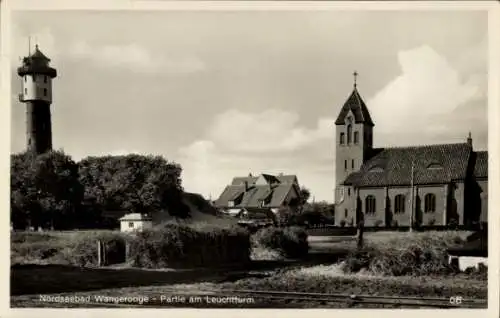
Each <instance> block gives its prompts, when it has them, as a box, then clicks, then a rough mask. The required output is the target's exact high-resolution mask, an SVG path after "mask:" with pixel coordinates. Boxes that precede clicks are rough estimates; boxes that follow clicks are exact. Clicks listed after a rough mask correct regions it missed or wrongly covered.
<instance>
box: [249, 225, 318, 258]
mask: <svg viewBox="0 0 500 318" xmlns="http://www.w3.org/2000/svg"><path fill="white" fill-rule="evenodd" d="M307 237H308V235H307V232H306V231H305V230H304V229H302V228H300V227H285V228H276V227H268V228H264V229H261V230H259V231H258V232H257V233H255V234H254V235H253V236H252V241H253V244H254V246H255V247H262V248H265V249H270V250H275V251H277V252H279V253H280V254H281V255H282V256H285V257H292V258H295V257H303V256H305V255H307V253H308V252H309V243H308V241H307Z"/></svg>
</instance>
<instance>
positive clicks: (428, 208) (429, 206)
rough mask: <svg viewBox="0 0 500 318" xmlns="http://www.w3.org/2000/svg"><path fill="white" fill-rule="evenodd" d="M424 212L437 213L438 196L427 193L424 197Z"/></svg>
mask: <svg viewBox="0 0 500 318" xmlns="http://www.w3.org/2000/svg"><path fill="white" fill-rule="evenodd" d="M424 208H425V209H424V211H425V212H426V213H432V212H436V195H435V194H433V193H427V194H426V195H425V197H424Z"/></svg>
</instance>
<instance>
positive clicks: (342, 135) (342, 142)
mask: <svg viewBox="0 0 500 318" xmlns="http://www.w3.org/2000/svg"><path fill="white" fill-rule="evenodd" d="M344 143H345V134H344V133H340V144H341V145H343V144H344Z"/></svg>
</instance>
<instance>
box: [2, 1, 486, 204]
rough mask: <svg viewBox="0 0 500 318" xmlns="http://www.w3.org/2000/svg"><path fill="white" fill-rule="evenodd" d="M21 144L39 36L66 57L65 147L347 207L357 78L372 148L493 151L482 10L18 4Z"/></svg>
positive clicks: (56, 59) (195, 187)
mask: <svg viewBox="0 0 500 318" xmlns="http://www.w3.org/2000/svg"><path fill="white" fill-rule="evenodd" d="M11 22H12V27H11V39H12V43H11V49H12V52H11V56H10V59H11V64H12V65H11V67H12V76H13V78H12V80H13V82H12V144H11V151H12V152H20V151H23V150H24V149H25V147H26V137H25V120H26V118H25V112H26V110H25V106H24V105H22V104H21V103H20V102H19V101H18V100H17V94H18V93H19V92H20V85H21V82H20V78H19V77H17V74H16V72H15V68H16V66H17V65H19V63H20V61H19V58H20V57H22V56H25V55H27V52H28V37H29V36H31V37H32V44H33V43H34V42H35V41H36V42H37V43H38V44H39V47H40V49H41V51H42V52H44V53H45V54H46V55H47V56H49V57H50V58H51V59H52V62H51V65H52V66H53V67H55V68H56V69H57V70H58V77H57V78H56V79H55V80H54V89H53V104H52V106H51V107H52V125H53V146H54V148H55V149H63V150H64V151H65V152H66V153H67V154H69V155H71V156H72V157H73V158H74V159H75V160H80V159H82V158H84V157H86V156H89V155H106V154H117V155H118V154H127V153H140V154H155V155H156V154H158V155H163V156H164V157H165V158H166V159H168V160H169V161H174V162H176V163H179V164H180V165H181V166H182V168H183V173H182V179H183V186H184V188H185V190H186V191H190V192H198V193H201V194H202V195H204V196H205V197H206V198H210V197H211V198H212V199H216V198H217V197H218V196H219V195H220V194H221V192H222V190H223V189H224V187H225V186H226V185H227V184H229V183H230V182H231V180H232V178H233V177H235V176H246V175H248V174H249V173H252V174H254V175H256V174H260V173H270V174H278V173H284V174H296V175H297V177H298V180H299V183H300V184H301V185H303V186H305V187H307V188H309V189H310V190H311V193H312V197H314V199H315V200H317V201H319V200H326V201H329V202H332V201H333V193H334V191H333V190H334V184H335V172H334V160H335V151H334V145H335V144H334V142H335V140H334V136H335V135H334V129H335V126H334V120H335V119H336V116H337V115H338V113H339V111H340V108H341V107H342V105H343V103H344V102H345V100H346V99H347V97H348V96H349V95H350V93H351V91H352V88H353V76H352V73H353V72H354V71H355V70H356V71H357V72H358V73H359V76H358V79H357V83H358V90H359V92H360V94H361V96H362V97H363V99H364V100H365V102H366V104H367V106H368V109H369V111H370V114H371V116H372V118H373V121H374V123H375V128H374V146H375V147H387V146H406V145H421V144H438V143H454V142H465V140H466V138H467V135H468V133H469V131H470V132H471V134H472V137H473V143H474V148H475V149H477V150H486V147H487V131H488V128H487V123H488V119H487V67H488V65H487V51H488V41H487V38H488V34H487V30H488V29H487V13H486V12H482V11H469V12H466V11H455V12H454V11H420V12H415V11H387V12H384V11H371V12H368V11H333V10H332V11H230V12H229V11H225V12H224V11H155V12H133V11H128V12H125V11H123V12H119V11H114V12H113V11H59V12H58V11H38V12H37V11H31V12H30V11H18V12H13V13H12V16H11Z"/></svg>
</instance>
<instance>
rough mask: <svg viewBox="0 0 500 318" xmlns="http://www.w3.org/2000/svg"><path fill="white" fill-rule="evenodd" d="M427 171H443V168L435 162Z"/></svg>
mask: <svg viewBox="0 0 500 318" xmlns="http://www.w3.org/2000/svg"><path fill="white" fill-rule="evenodd" d="M427 169H429V170H439V169H443V166H442V165H440V164H439V163H437V162H433V163H431V164H430V165H428V166H427Z"/></svg>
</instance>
